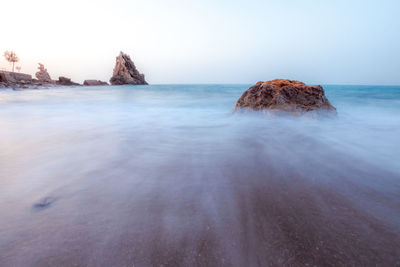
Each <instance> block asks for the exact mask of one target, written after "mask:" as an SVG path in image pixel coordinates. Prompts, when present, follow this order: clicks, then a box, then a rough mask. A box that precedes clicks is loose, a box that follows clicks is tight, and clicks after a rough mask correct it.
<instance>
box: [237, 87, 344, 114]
mask: <svg viewBox="0 0 400 267" xmlns="http://www.w3.org/2000/svg"><path fill="white" fill-rule="evenodd" d="M242 108H245V109H246V108H247V109H253V110H264V109H269V110H279V111H286V112H303V111H312V110H319V109H322V110H336V109H335V108H334V107H333V106H332V105H331V103H329V101H328V99H327V98H326V96H325V92H324V89H323V88H322V86H319V85H316V86H307V85H305V84H304V83H302V82H299V81H292V80H285V79H276V80H272V81H267V82H258V83H257V84H256V85H254V86H252V87H250V88H249V89H248V90H247V91H245V92H244V93H243V95H242V96H241V97H240V98H239V100H238V101H237V103H236V105H235V109H242Z"/></svg>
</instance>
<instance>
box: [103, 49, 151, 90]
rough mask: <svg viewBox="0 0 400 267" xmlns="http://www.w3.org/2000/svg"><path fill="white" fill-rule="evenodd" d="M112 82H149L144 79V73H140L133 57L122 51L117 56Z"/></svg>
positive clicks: (116, 83) (119, 83)
mask: <svg viewBox="0 0 400 267" xmlns="http://www.w3.org/2000/svg"><path fill="white" fill-rule="evenodd" d="M110 83H111V84H114V85H121V84H148V83H147V82H146V80H145V79H144V74H141V73H139V71H138V70H137V69H136V67H135V64H134V63H133V61H132V60H131V58H130V57H129V56H128V55H127V54H124V53H122V52H120V54H119V56H117V58H116V63H115V67H114V71H113V76H112V77H111V79H110Z"/></svg>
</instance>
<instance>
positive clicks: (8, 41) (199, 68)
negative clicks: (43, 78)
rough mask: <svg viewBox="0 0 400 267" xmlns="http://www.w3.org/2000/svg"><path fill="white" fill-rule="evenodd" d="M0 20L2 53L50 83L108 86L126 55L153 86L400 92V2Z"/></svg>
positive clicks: (26, 4) (151, 5)
mask: <svg viewBox="0 0 400 267" xmlns="http://www.w3.org/2000/svg"><path fill="white" fill-rule="evenodd" d="M0 12H1V14H0V24H1V25H2V27H1V29H2V30H1V31H2V34H1V35H2V36H1V41H0V53H1V54H3V52H4V51H5V50H14V51H15V52H16V53H17V54H18V56H19V58H20V62H19V63H18V64H17V65H20V66H21V68H22V70H21V72H24V73H29V74H32V75H33V74H34V73H35V72H36V71H37V70H36V69H37V63H38V62H40V63H43V64H44V65H45V67H46V68H47V69H48V71H49V73H50V75H51V77H52V78H53V79H57V78H58V76H67V77H70V78H72V80H74V81H78V82H82V81H83V80H85V79H100V80H106V81H108V80H109V78H110V77H111V75H112V70H113V67H114V64H115V57H116V56H117V55H118V53H119V51H124V52H125V53H128V54H129V55H130V56H131V58H132V59H133V60H134V62H135V64H136V66H137V68H138V69H139V71H140V72H143V73H145V75H146V79H147V80H148V82H149V83H228V84H229V83H243V84H251V83H255V82H257V81H260V80H270V79H274V78H288V79H296V80H300V81H303V82H306V83H309V84H381V85H400V16H399V13H400V1H398V0H379V1H378V0H374V1H371V0H362V1H361V0H360V1H359V0H331V1H322V0H264V1H262V0H246V1H238V0H229V1H228V0H220V1H218V0H201V1H197V0H194V1H188V0H186V1H184V0H140V1H139V0H131V1H128V0H112V1H105V0H95V1H89V0H86V1H85V0H57V1H56V0H35V1H32V0H12V1H6V0H2V2H1V4H0ZM0 69H7V70H9V69H10V64H8V63H7V62H6V61H5V59H4V57H1V58H0Z"/></svg>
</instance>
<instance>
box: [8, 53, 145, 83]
mask: <svg viewBox="0 0 400 267" xmlns="http://www.w3.org/2000/svg"><path fill="white" fill-rule="evenodd" d="M4 57H5V58H6V59H7V61H9V62H10V63H12V64H13V67H12V71H3V70H0V88H13V89H28V88H30V89H36V88H43V87H54V86H82V85H84V86H101V85H109V84H108V83H107V82H105V81H100V80H95V79H87V80H85V81H84V82H83V84H79V83H76V82H73V81H72V80H71V79H70V78H68V77H63V76H60V77H58V80H53V79H52V78H51V76H50V74H49V72H48V71H47V69H46V68H45V66H44V65H43V64H42V63H39V67H38V71H37V72H36V73H35V77H36V78H32V75H30V74H27V73H20V72H15V71H14V64H15V62H18V61H19V59H18V57H17V56H16V54H15V53H14V52H12V51H6V52H5V53H4ZM18 69H20V68H19V67H18V66H17V70H18ZM110 84H112V85H124V84H130V85H146V84H148V83H147V82H146V80H145V78H144V74H142V73H140V72H139V71H138V70H137V68H136V66H135V64H134V63H133V61H132V59H131V58H130V56H129V55H127V54H125V53H123V52H122V51H121V52H120V53H119V55H118V56H117V57H116V62H115V66H114V70H113V75H112V77H111V78H110Z"/></svg>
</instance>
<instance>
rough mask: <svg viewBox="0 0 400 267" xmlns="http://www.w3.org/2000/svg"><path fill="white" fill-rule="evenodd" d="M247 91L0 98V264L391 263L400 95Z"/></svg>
mask: <svg viewBox="0 0 400 267" xmlns="http://www.w3.org/2000/svg"><path fill="white" fill-rule="evenodd" d="M249 86H250V85H151V86H136V87H135V86H119V87H115V86H106V87H79V88H78V87H77V88H56V89H48V90H46V89H43V90H24V91H11V90H4V91H1V92H0V214H1V220H0V266H74V265H77V266H269V265H270V266H279V265H284V266H285V265H289V266H304V265H306V264H310V265H314V264H315V265H319V266H322V265H323V266H326V265H328V266H329V265H336V266H342V265H350V266H351V265H358V266H370V265H372V266H375V265H380V266H386V265H387V266H395V265H396V264H400V164H399V161H400V152H399V151H400V139H399V136H400V87H388V86H385V87H379V86H339V85H337V86H333V85H329V86H324V88H325V91H326V94H327V96H328V99H329V100H330V102H331V103H332V104H333V105H334V106H335V107H336V108H337V112H338V114H337V116H324V115H322V116H314V115H308V116H302V117H294V116H287V115H274V114H266V113H259V112H244V113H242V112H240V113H232V108H233V106H234V104H235V103H236V100H237V99H238V98H239V97H240V95H241V94H242V93H243V92H244V91H245V90H246V89H247V88H248V87H249Z"/></svg>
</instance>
